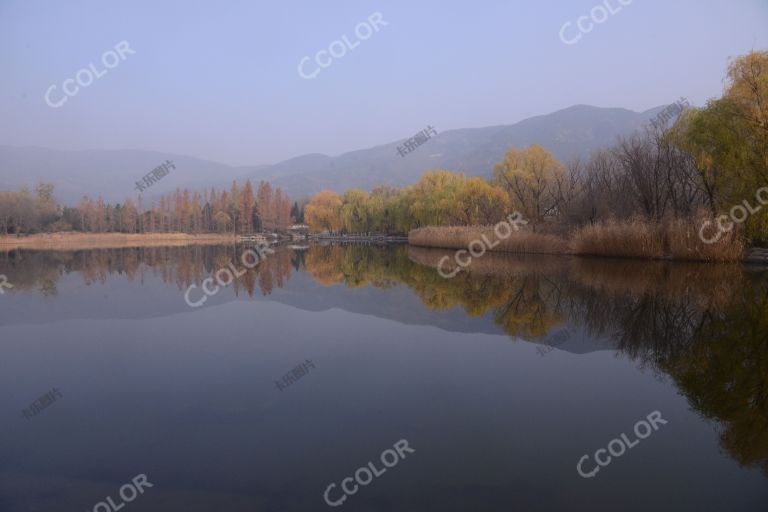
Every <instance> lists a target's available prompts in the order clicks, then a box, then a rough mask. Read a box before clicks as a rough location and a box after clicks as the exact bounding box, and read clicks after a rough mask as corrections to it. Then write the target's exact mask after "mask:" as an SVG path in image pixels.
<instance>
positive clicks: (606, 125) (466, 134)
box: [0, 105, 664, 204]
mask: <svg viewBox="0 0 768 512" xmlns="http://www.w3.org/2000/svg"><path fill="white" fill-rule="evenodd" d="M663 108H664V107H663V106H662V107H657V108H654V109H651V110H647V111H645V112H633V111H631V110H626V109H622V108H600V107H591V106H587V105H577V106H573V107H569V108H566V109H564V110H559V111H557V112H553V113H551V114H547V115H543V116H537V117H531V118H529V119H525V120H523V121H520V122H518V123H515V124H512V125H501V126H489V127H485V128H464V129H458V130H447V131H445V132H439V127H436V128H437V130H438V132H439V133H438V134H437V135H436V136H434V137H433V138H432V139H430V140H428V141H427V142H426V143H424V144H423V145H422V146H420V147H418V148H417V149H415V150H414V151H412V152H411V153H408V154H406V156H404V157H402V156H400V155H399V154H398V152H397V147H398V146H400V145H402V144H403V142H404V141H405V140H406V139H407V138H409V137H410V136H412V134H408V137H405V138H404V139H401V140H398V141H394V142H390V143H387V144H383V145H380V146H375V147H372V148H368V149H361V150H357V151H351V152H349V153H344V154H341V155H338V156H327V155H323V154H307V155H302V156H299V157H296V158H291V159H289V160H285V161H283V162H280V163H277V164H273V165H260V166H256V165H254V166H245V167H236V166H230V165H226V164H222V163H218V162H212V161H209V160H202V159H199V158H194V157H190V156H186V155H177V154H171V153H161V152H156V151H142V150H86V151H60V150H53V149H46V148H39V147H14V146H3V145H0V190H9V189H12V190H15V189H18V188H19V187H21V186H23V185H30V186H31V185H34V184H35V183H36V182H38V181H47V182H52V183H53V184H54V185H55V187H56V192H55V194H56V198H57V199H58V200H59V201H60V202H62V203H64V204H73V203H75V202H77V201H78V200H79V199H80V198H81V197H82V196H83V195H88V196H90V197H97V196H99V195H100V196H102V197H103V198H104V199H105V200H106V201H108V202H122V201H123V200H124V199H125V198H126V197H135V195H136V193H137V190H136V187H135V182H136V181H139V180H141V177H142V176H144V175H145V174H146V173H148V172H150V171H151V170H152V169H153V168H155V167H156V166H157V165H159V164H160V163H162V162H163V161H164V160H166V159H168V160H173V162H174V164H175V165H176V169H175V170H171V173H170V174H169V175H168V176H166V177H164V178H163V179H162V180H161V181H159V182H158V183H156V184H155V185H153V186H152V187H151V188H150V189H149V190H147V191H145V192H144V194H143V197H144V199H146V200H151V199H152V198H153V197H156V196H157V195H159V194H161V193H166V192H170V191H173V190H174V189H175V188H176V187H180V188H184V187H186V188H189V189H190V190H202V189H204V188H206V187H210V186H216V187H217V188H221V187H228V186H229V184H230V183H231V182H232V180H233V179H237V180H238V181H243V180H245V179H246V178H250V179H251V180H252V181H255V182H258V181H259V180H262V179H263V180H268V181H270V182H271V183H272V184H273V185H276V186H280V187H282V188H283V189H284V190H286V191H287V192H288V194H289V195H290V196H291V197H292V198H298V197H301V196H307V195H311V194H314V193H316V192H318V191H320V190H322V189H330V190H336V191H338V192H341V191H343V190H345V189H347V188H353V187H356V188H362V189H366V190H370V189H371V188H373V187H374V186H376V185H383V184H388V185H394V186H403V185H408V184H411V183H413V182H415V181H417V180H418V179H419V177H420V176H421V175H422V174H423V173H424V171H427V170H429V169H437V168H440V169H448V170H451V171H461V172H464V173H466V174H468V175H472V176H483V177H488V176H490V175H491V172H492V170H493V166H494V165H495V164H496V163H497V162H499V161H500V160H501V158H502V157H503V155H504V153H505V152H506V151H508V150H509V149H510V148H513V147H517V148H523V147H526V146H529V145H530V144H540V145H541V146H544V147H545V148H546V149H548V150H549V151H551V152H552V153H553V154H554V155H555V156H556V157H557V158H558V159H560V160H561V161H567V160H570V159H572V158H574V157H577V156H587V155H588V154H589V153H591V152H592V151H594V150H596V149H599V148H604V147H607V146H610V145H611V144H613V143H614V142H615V141H616V138H617V137H619V136H623V135H628V134H630V133H632V132H633V131H635V130H637V129H639V128H640V127H641V126H642V125H643V124H645V123H647V122H648V121H649V120H650V119H651V118H653V117H654V116H655V115H656V114H657V113H658V112H660V111H661V110H662V109H663ZM422 128H424V127H414V130H413V132H414V133H416V132H417V131H418V130H420V129H422Z"/></svg>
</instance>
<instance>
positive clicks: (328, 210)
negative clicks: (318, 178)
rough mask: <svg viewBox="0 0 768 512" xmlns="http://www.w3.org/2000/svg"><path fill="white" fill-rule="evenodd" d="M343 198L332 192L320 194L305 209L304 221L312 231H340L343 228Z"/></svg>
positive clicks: (325, 191)
mask: <svg viewBox="0 0 768 512" xmlns="http://www.w3.org/2000/svg"><path fill="white" fill-rule="evenodd" d="M342 204H343V203H342V200H341V196H339V194H337V193H336V192H332V191H330V190H323V191H322V192H318V193H317V194H316V195H315V196H314V197H313V198H312V199H311V200H310V201H309V203H307V206H305V207H304V220H305V221H306V222H307V225H308V226H309V229H310V231H313V232H319V231H338V230H340V229H341V228H342V222H341V206H342Z"/></svg>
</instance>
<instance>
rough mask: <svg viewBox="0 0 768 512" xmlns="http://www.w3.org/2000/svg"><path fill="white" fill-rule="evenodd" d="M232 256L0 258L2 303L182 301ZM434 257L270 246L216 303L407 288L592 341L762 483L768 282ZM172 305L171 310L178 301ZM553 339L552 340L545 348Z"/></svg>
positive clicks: (678, 268)
mask: <svg viewBox="0 0 768 512" xmlns="http://www.w3.org/2000/svg"><path fill="white" fill-rule="evenodd" d="M242 250H243V247H240V246H227V247H224V246H218V247H216V246H207V247H206V246H203V247H190V248H180V247H170V248H143V249H135V248H132V249H106V250H86V251H74V252H32V251H12V252H9V253H4V254H0V274H5V275H6V276H7V277H8V280H9V282H11V283H13V285H14V288H13V289H11V290H6V293H10V294H23V293H39V294H40V295H42V296H45V297H53V296H56V295H57V293H59V292H58V289H57V283H58V282H59V280H60V279H62V278H63V277H64V276H67V275H70V274H77V275H79V276H80V277H81V279H82V280H83V282H84V283H85V284H86V285H89V286H98V285H100V284H101V285H103V284H104V283H106V282H107V281H108V279H109V278H110V277H111V276H124V277H126V278H127V279H128V280H129V281H130V282H137V283H144V280H145V278H146V277H147V276H150V275H151V276H153V277H155V278H159V279H160V280H161V281H162V282H163V283H167V284H168V285H173V286H175V287H177V288H178V289H179V293H180V297H181V291H182V290H184V289H186V288H187V287H188V286H189V285H190V284H197V285H200V284H201V282H202V280H203V279H205V278H206V277H209V276H211V275H213V274H214V273H215V272H216V270H218V269H220V268H225V267H226V266H227V264H228V263H230V262H231V263H233V264H235V265H237V262H238V259H239V257H240V254H241V253H242ZM446 254H450V253H447V252H445V251H440V250H428V249H419V248H409V247H406V246H398V247H389V248H383V247H371V246H360V245H352V246H338V245H322V246H321V245H314V246H311V247H309V248H308V249H306V250H304V249H302V250H293V249H291V248H287V247H283V248H279V249H278V250H277V251H276V253H275V254H273V255H270V257H269V258H268V259H266V260H265V261H263V262H261V263H260V264H259V265H257V266H256V267H255V268H253V269H250V270H247V271H246V272H245V274H244V275H243V276H242V277H240V278H239V279H238V280H236V281H235V282H234V283H233V284H232V285H230V286H229V287H228V290H227V291H225V292H222V293H223V294H234V295H235V296H240V295H242V294H243V293H245V294H246V295H247V296H249V297H253V296H254V295H255V294H256V293H260V294H261V295H264V296H267V295H270V294H271V293H272V292H273V290H274V289H275V288H282V287H284V286H286V284H287V283H288V282H289V280H291V279H292V277H294V276H295V275H297V274H298V273H305V274H306V275H309V276H311V278H312V279H313V280H314V282H315V283H317V284H318V285H320V286H323V287H328V286H333V285H344V286H345V287H348V288H362V287H366V286H372V287H375V288H378V289H390V288H394V287H396V286H398V285H405V286H407V287H408V288H409V289H410V290H412V291H413V292H414V293H415V295H416V296H417V297H418V298H419V299H420V301H421V302H422V303H423V304H424V305H425V306H426V308H427V309H428V310H432V311H446V310H449V309H453V308H461V309H462V310H463V311H464V312H466V314H467V315H468V316H469V317H478V318H479V317H487V318H488V321H492V322H493V323H494V324H495V325H496V326H498V327H499V328H501V329H502V330H503V331H504V332H505V333H507V334H508V335H509V336H510V338H511V339H512V340H515V339H517V338H523V339H525V340H527V341H532V342H539V343H543V344H548V343H550V342H551V343H553V344H558V345H559V344H560V343H561V342H562V336H563V335H562V333H563V332H564V331H566V330H567V331H566V332H568V331H572V330H574V329H576V330H578V331H579V332H581V333H584V334H586V335H587V336H589V337H591V338H593V339H603V340H607V341H608V342H610V344H611V345H612V346H613V347H615V348H616V349H617V350H619V351H621V352H622V353H624V354H626V355H628V356H629V357H631V358H632V359H633V360H634V361H636V362H637V363H638V364H640V365H642V366H645V367H647V368H649V369H652V370H653V371H655V372H657V373H658V374H659V375H660V376H668V377H669V378H671V379H673V380H674V382H675V383H676V385H677V387H678V389H679V390H680V391H681V392H682V393H684V394H685V396H686V397H687V399H688V401H689V403H690V405H691V406H692V407H693V408H694V409H695V410H696V411H698V412H699V413H700V414H701V415H702V416H704V417H706V418H708V419H710V420H713V421H716V422H718V424H719V426H720V432H721V434H720V439H721V444H722V446H723V448H724V449H725V450H726V451H727V453H729V454H730V455H731V456H732V457H733V458H734V459H735V460H737V461H738V462H739V463H740V464H741V465H742V466H745V467H759V468H761V469H762V471H763V472H764V474H766V475H768V273H767V272H766V271H765V270H760V269H747V268H744V267H741V266H736V265H732V266H728V265H724V266H716V265H701V264H682V263H667V262H653V263H640V262H636V261H614V260H605V259H583V258H579V259H577V258H567V257H554V256H552V257H549V256H548V257H542V256H510V255H498V254H486V255H485V256H484V257H483V258H479V259H475V260H474V261H473V263H472V267H471V269H470V271H469V272H461V273H459V274H458V275H456V276H455V277H454V278H453V279H444V278H442V277H440V275H439V274H438V272H437V271H436V265H437V262H438V261H439V260H440V258H441V257H443V256H444V255H446ZM179 301H180V302H181V299H179ZM552 340H555V341H552Z"/></svg>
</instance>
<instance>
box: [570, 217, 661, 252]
mask: <svg viewBox="0 0 768 512" xmlns="http://www.w3.org/2000/svg"><path fill="white" fill-rule="evenodd" d="M571 249H572V251H573V253H574V254H580V255H585V256H611V257H616V258H648V259H661V258H663V257H664V256H665V253H664V238H663V233H662V230H661V226H659V225H657V224H651V223H649V222H646V221H643V220H639V219H632V220H628V221H623V222H622V221H615V220H608V221H605V222H600V223H597V224H592V225H590V226H584V227H582V228H579V229H578V230H576V231H575V232H574V233H573V235H571Z"/></svg>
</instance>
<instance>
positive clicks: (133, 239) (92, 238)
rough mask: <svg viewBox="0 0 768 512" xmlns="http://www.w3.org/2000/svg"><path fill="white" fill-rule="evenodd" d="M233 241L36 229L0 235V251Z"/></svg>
mask: <svg viewBox="0 0 768 512" xmlns="http://www.w3.org/2000/svg"><path fill="white" fill-rule="evenodd" d="M228 243H237V236H236V235H233V234H231V233H230V234H217V233H205V234H200V235H193V234H189V233H37V234H34V235H28V236H22V237H16V236H14V235H3V236H0V251H12V250H15V249H32V250H48V251H57V250H59V251H61V250H63V251H72V250H81V249H121V248H127V247H179V246H185V245H219V244H228Z"/></svg>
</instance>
